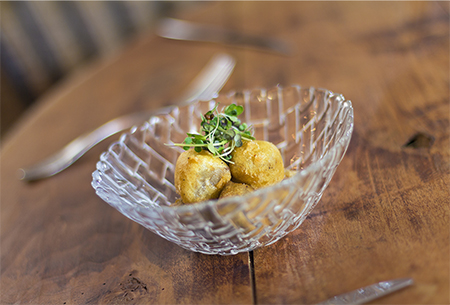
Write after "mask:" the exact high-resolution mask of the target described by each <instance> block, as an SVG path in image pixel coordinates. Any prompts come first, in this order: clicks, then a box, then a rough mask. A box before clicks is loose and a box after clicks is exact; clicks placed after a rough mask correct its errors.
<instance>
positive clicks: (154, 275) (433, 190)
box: [0, 1, 450, 304]
mask: <svg viewBox="0 0 450 305" xmlns="http://www.w3.org/2000/svg"><path fill="white" fill-rule="evenodd" d="M178 17H182V18H185V19H189V20H194V21H199V22H204V23H209V24H214V25H222V26H226V27H229V28H232V29H236V30H242V31H245V32H248V33H253V34H260V35H268V36H277V37H279V38H282V39H285V40H287V41H289V42H290V43H291V44H292V45H293V47H294V52H293V54H292V56H280V55H277V54H273V53H269V52H262V51H257V50H250V49H244V48H232V47H229V46H223V45H218V44H208V43H193V42H181V41H170V40H166V39H163V38H159V37H156V36H155V35H154V33H152V32H150V33H146V34H145V35H143V36H141V37H139V38H138V39H136V40H135V41H133V42H131V43H130V45H129V46H128V47H127V48H126V49H125V50H124V51H123V52H122V53H121V54H117V55H114V56H112V57H110V58H107V59H105V60H104V61H102V62H96V63H92V64H91V65H89V66H87V67H85V68H83V69H81V70H80V71H79V72H78V73H76V74H75V75H73V76H72V77H71V78H69V79H67V80H66V81H64V82H62V83H60V84H59V85H58V86H57V87H56V88H55V89H54V90H53V91H52V92H51V93H50V94H49V95H47V96H45V97H44V98H43V99H42V100H41V101H39V103H37V104H36V105H35V106H34V108H32V109H31V110H30V111H29V112H28V113H27V114H26V116H24V117H23V119H22V120H21V122H20V123H19V124H18V125H17V126H16V127H15V128H14V129H13V130H12V131H11V132H10V133H9V134H8V135H7V137H6V138H5V139H4V141H3V143H2V149H1V177H0V178H1V194H0V196H1V197H0V198H1V215H0V217H1V218H0V221H1V224H0V225H1V232H0V234H1V235H0V236H1V241H0V247H1V248H0V251H1V257H0V259H1V269H0V272H1V277H0V302H1V303H2V304H11V303H24V304H91V303H102V304H103V303H104V304H110V303H113V304H128V303H132V304H144V303H145V304H251V303H256V304H311V303H316V302H319V301H323V300H325V299H327V298H329V297H332V296H333V295H336V294H340V293H344V292H347V291H350V290H353V289H356V288H359V287H362V286H365V285H369V284H372V283H374V282H377V281H383V280H389V279H393V278H399V277H412V278H414V280H415V284H414V285H413V286H412V287H409V288H406V289H404V290H402V291H400V292H397V293H395V294H392V295H389V296H387V297H384V298H381V299H378V300H376V301H374V303H377V304H448V303H450V290H449V286H450V282H449V279H450V265H449V261H450V247H449V240H450V234H449V229H450V226H449V198H450V191H449V187H450V179H449V174H450V150H449V148H450V141H449V136H450V120H449V118H450V117H449V116H450V103H449V98H450V93H449V83H450V82H449V65H450V61H449V54H450V47H449V3H448V2H340V1H337V2H251V1H249V2H214V3H210V4H208V5H207V6H205V8H204V9H202V10H199V11H196V12H191V13H189V14H186V15H182V16H178ZM218 52H227V53H229V54H231V55H232V56H234V57H235V58H236V59H237V66H236V68H235V72H234V73H233V75H232V77H231V78H230V80H229V82H228V83H227V84H226V86H225V87H224V89H223V90H224V91H228V90H231V89H243V88H253V87H264V86H273V85H275V84H281V85H287V84H293V83H297V84H301V85H305V86H310V85H312V86H316V87H324V88H328V89H330V90H332V91H335V92H339V93H342V94H344V95H345V96H346V97H347V98H348V99H350V100H352V102H353V107H354V113H355V128H354V134H353V138H352V141H351V143H350V146H349V149H348V151H347V154H346V156H345V157H344V159H343V161H342V163H341V164H340V166H339V167H338V170H337V172H336V174H335V176H334V177H333V179H332V181H331V183H330V185H329V187H328V189H327V190H326V191H325V193H324V195H323V197H322V200H321V201H320V202H319V204H318V205H317V207H316V208H315V209H314V210H313V212H312V213H311V214H310V216H309V217H308V218H307V220H306V221H305V222H304V224H303V225H302V226H301V227H300V228H299V229H298V230H296V231H294V232H292V233H291V234H289V235H288V236H286V237H285V238H283V239H282V240H280V241H278V242H277V243H275V244H273V245H271V246H268V247H265V248H261V249H257V250H255V251H254V252H252V253H242V254H239V255H235V256H226V257H221V256H208V255H202V254H198V253H193V252H189V251H186V250H183V249H181V248H179V247H178V246H176V245H174V244H172V243H170V242H168V241H166V240H163V239H161V238H160V237H158V236H156V235H155V234H153V233H151V232H149V231H147V230H145V229H144V228H142V227H141V226H139V225H137V224H136V223H134V222H132V221H131V220H129V219H127V218H126V217H124V216H123V215H121V214H120V213H119V212H117V211H116V210H114V209H113V208H111V207H109V206H108V205H107V204H106V203H104V202H103V201H102V200H101V199H100V198H98V197H97V196H96V195H95V193H94V191H93V189H92V187H91V186H90V181H91V173H92V172H93V171H94V169H95V164H96V162H97V160H98V158H99V155H100V154H101V152H102V151H104V150H106V149H107V147H108V146H109V144H110V143H111V141H112V140H114V139H115V138H117V137H115V138H113V139H111V140H110V141H107V142H105V143H101V144H100V145H98V146H97V147H95V148H94V149H93V150H91V151H90V152H89V153H87V154H86V155H85V156H83V157H82V158H81V159H80V160H79V161H78V162H77V163H76V164H75V165H74V166H72V167H71V168H69V169H68V170H66V171H64V172H62V173H60V174H58V175H57V176H55V177H52V178H49V179H45V180H41V181H37V182H35V183H25V182H23V181H19V180H18V179H17V169H18V168H19V167H22V166H26V165H30V164H33V163H34V162H35V161H38V160H40V159H42V158H43V157H46V156H48V155H50V154H51V153H52V152H54V151H56V150H57V149H58V148H61V147H62V146H63V145H65V144H66V143H68V142H69V141H70V140H71V139H73V138H74V137H76V136H78V135H80V134H82V133H83V132H86V131H88V130H91V129H93V128H95V127H97V126H99V125H100V124H102V123H104V122H106V121H107V120H109V119H112V118H114V117H116V116H119V115H121V114H125V113H130V112H133V111H139V110H143V109H152V108H157V107H160V106H162V105H165V104H167V103H168V102H169V101H170V99H171V98H174V97H176V96H177V94H178V93H179V92H181V90H182V88H184V87H185V86H186V85H187V84H188V83H189V80H190V79H192V78H193V77H194V76H195V75H196V73H197V72H198V71H199V70H200V69H201V68H202V67H203V66H204V65H205V64H206V63H207V62H208V60H209V59H210V58H211V57H212V56H213V55H214V54H216V53H218Z"/></svg>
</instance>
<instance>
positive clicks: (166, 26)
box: [156, 18, 291, 55]
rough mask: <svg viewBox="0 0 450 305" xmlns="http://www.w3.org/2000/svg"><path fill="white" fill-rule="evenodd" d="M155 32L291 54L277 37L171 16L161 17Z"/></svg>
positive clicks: (186, 38)
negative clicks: (250, 33) (246, 32)
mask: <svg viewBox="0 0 450 305" xmlns="http://www.w3.org/2000/svg"><path fill="white" fill-rule="evenodd" d="M156 33H157V34H158V35H159V36H161V37H164V38H169V39H176V40H190V41H201V42H214V43H223V44H229V45H234V46H238V47H253V48H258V49H262V50H267V51H272V52H276V53H280V54H283V55H290V54H291V47H290V46H289V45H288V44H287V43H286V42H284V41H282V40H279V39H275V38H270V37H262V36H255V35H248V34H244V33H242V32H238V31H233V30H229V29H225V28H221V27H217V26H211V25H206V24H199V23H194V22H190V21H184V20H179V19H173V18H164V19H162V20H161V21H160V22H159V24H158V26H157V29H156Z"/></svg>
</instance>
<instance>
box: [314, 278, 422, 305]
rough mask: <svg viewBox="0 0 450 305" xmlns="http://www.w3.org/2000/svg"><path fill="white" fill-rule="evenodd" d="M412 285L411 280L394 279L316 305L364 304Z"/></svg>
mask: <svg viewBox="0 0 450 305" xmlns="http://www.w3.org/2000/svg"><path fill="white" fill-rule="evenodd" d="M413 283H414V281H413V279H411V278H403V279H395V280H390V281H385V282H379V283H376V284H373V285H369V286H366V287H363V288H359V289H356V290H354V291H351V292H348V293H344V294H341V295H338V296H335V297H332V298H331V299H328V300H326V301H324V302H321V303H319V304H317V305H332V304H335V305H344V304H364V303H367V302H370V301H373V300H375V299H378V298H381V297H383V296H385V295H387V294H390V293H392V292H394V291H397V290H400V289H402V288H405V287H408V286H410V285H412V284H413Z"/></svg>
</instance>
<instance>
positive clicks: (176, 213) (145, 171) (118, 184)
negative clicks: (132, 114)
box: [92, 85, 353, 255]
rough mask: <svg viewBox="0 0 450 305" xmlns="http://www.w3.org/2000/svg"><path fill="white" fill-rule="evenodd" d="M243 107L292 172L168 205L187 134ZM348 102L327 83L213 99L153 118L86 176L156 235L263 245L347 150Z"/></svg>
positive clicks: (298, 217) (205, 249)
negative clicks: (236, 191)
mask: <svg viewBox="0 0 450 305" xmlns="http://www.w3.org/2000/svg"><path fill="white" fill-rule="evenodd" d="M215 101H218V102H220V105H219V109H222V107H224V106H226V105H228V104H230V103H236V104H239V105H243V106H244V108H245V111H244V113H243V114H242V115H241V116H240V119H241V120H242V121H244V122H247V123H248V124H252V125H253V128H254V136H255V137H256V138H257V139H259V140H266V141H270V142H272V143H274V144H275V145H276V146H277V147H278V148H279V150H280V151H281V155H282V156H283V160H284V165H285V167H286V169H288V170H293V171H297V172H296V173H295V174H294V175H293V176H292V177H291V178H288V179H285V180H283V181H282V182H280V183H278V184H276V185H273V186H270V187H267V188H263V189H259V190H257V191H255V192H253V193H250V194H247V195H245V196H242V197H228V198H224V199H221V200H210V201H205V202H201V203H196V204H192V205H181V206H175V205H173V206H171V205H172V204H173V203H174V202H175V200H176V199H177V198H179V196H178V195H177V193H176V192H175V187H174V169H175V163H176V160H177V158H178V156H179V154H180V153H182V152H183V150H182V149H181V148H173V147H170V146H167V145H166V144H171V143H181V142H182V141H183V140H184V138H185V137H186V132H196V131H197V128H198V126H200V122H201V115H202V114H204V113H205V112H206V111H208V110H210V109H212V108H213V106H214V104H215ZM352 130H353V108H352V105H351V102H350V101H348V100H345V98H344V97H343V96H342V95H340V94H335V93H333V92H331V91H329V90H325V89H315V88H312V87H308V88H303V87H300V86H296V85H294V86H289V87H285V88H282V87H279V86H278V87H274V88H270V89H256V90H248V91H242V92H232V93H230V94H226V95H219V96H218V97H217V98H216V99H215V100H213V101H202V102H196V103H194V104H191V105H189V106H183V107H180V108H173V109H172V110H170V112H167V113H166V114H161V115H158V116H154V117H151V118H150V119H149V120H148V121H147V122H145V123H144V124H143V125H142V126H140V127H134V128H132V129H131V130H130V132H128V133H126V134H123V135H122V137H121V138H120V140H119V141H118V142H116V143H113V144H112V145H111V146H110V148H109V150H108V151H107V152H105V153H103V154H102V155H101V157H100V161H99V162H98V163H97V170H96V171H95V172H94V173H93V175H92V176H93V180H92V186H93V188H94V189H95V191H96V193H97V195H98V196H100V197H101V198H102V199H103V200H104V201H106V202H107V203H108V204H110V205H111V206H113V207H114V208H116V209H117V210H119V211H120V212H121V213H122V214H124V215H125V216H127V217H128V218H130V219H132V220H134V221H135V222H137V223H139V224H141V225H142V226H144V227H145V228H147V229H149V230H150V231H152V232H154V233H156V234H158V235H159V236H161V237H163V238H165V239H167V240H169V241H172V242H174V243H175V244H177V245H179V246H181V247H183V248H185V249H189V250H192V251H196V252H201V253H205V254H221V255H230V254H236V253H239V252H244V251H250V250H253V249H255V248H258V247H262V246H266V245H270V244H272V243H274V242H276V241H277V240H279V239H280V238H282V237H283V236H285V235H286V234H288V233H289V232H291V231H293V230H295V229H296V228H298V227H299V226H300V225H301V223H302V222H303V221H304V220H305V218H306V217H307V216H308V214H309V213H310V212H311V210H312V209H313V208H314V206H315V205H316V204H317V202H318V201H319V200H320V198H321V196H322V194H323V192H324V190H325V188H326V187H327V185H328V184H329V182H330V180H331V178H332V176H333V174H334V172H335V170H336V168H337V166H338V165H339V163H340V161H341V159H342V157H343V156H344V154H345V151H346V150H347V147H348V144H349V142H350V138H351V134H352Z"/></svg>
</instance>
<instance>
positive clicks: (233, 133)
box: [173, 103, 255, 163]
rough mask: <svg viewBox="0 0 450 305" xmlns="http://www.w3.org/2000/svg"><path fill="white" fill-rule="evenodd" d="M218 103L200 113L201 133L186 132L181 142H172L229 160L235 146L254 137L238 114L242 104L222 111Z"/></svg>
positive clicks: (249, 127) (185, 148) (242, 108)
mask: <svg viewBox="0 0 450 305" xmlns="http://www.w3.org/2000/svg"><path fill="white" fill-rule="evenodd" d="M217 108H218V103H216V105H215V106H214V108H213V109H212V110H209V111H208V112H206V113H205V114H204V115H202V122H201V133H202V134H196V133H187V137H186V138H185V139H184V141H183V143H176V144H173V145H174V146H181V147H183V149H184V150H188V149H190V148H194V149H195V151H196V152H201V151H202V150H208V151H209V152H210V153H212V154H213V155H214V156H217V157H219V158H220V159H222V160H223V161H225V162H228V163H233V161H231V153H232V152H233V150H234V149H235V148H236V147H241V146H242V144H243V141H251V140H254V139H255V138H254V137H253V136H252V133H251V126H248V125H247V124H246V123H242V122H241V120H239V119H238V116H239V115H240V114H242V112H244V107H243V106H238V105H235V104H231V105H228V106H226V107H225V109H224V110H223V113H219V111H218V110H217Z"/></svg>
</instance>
